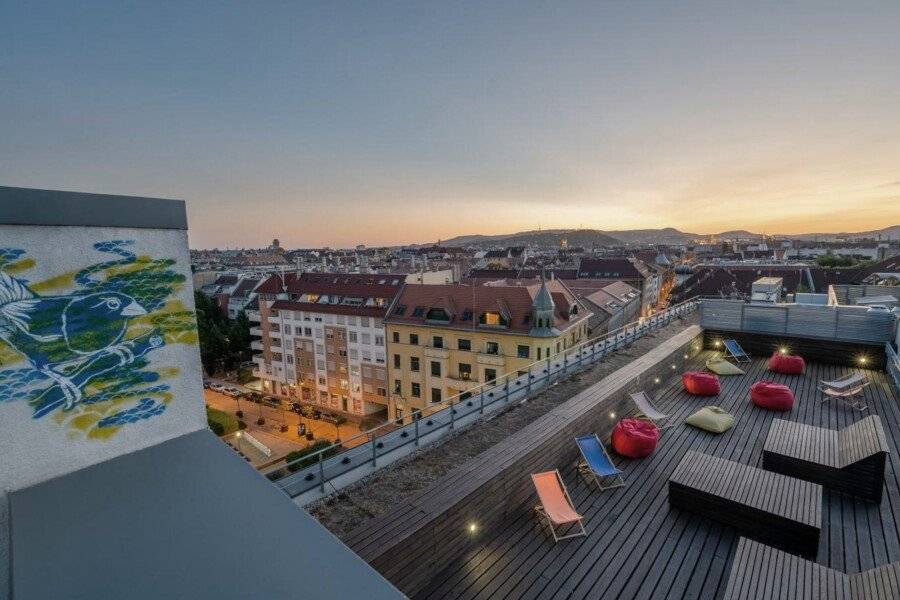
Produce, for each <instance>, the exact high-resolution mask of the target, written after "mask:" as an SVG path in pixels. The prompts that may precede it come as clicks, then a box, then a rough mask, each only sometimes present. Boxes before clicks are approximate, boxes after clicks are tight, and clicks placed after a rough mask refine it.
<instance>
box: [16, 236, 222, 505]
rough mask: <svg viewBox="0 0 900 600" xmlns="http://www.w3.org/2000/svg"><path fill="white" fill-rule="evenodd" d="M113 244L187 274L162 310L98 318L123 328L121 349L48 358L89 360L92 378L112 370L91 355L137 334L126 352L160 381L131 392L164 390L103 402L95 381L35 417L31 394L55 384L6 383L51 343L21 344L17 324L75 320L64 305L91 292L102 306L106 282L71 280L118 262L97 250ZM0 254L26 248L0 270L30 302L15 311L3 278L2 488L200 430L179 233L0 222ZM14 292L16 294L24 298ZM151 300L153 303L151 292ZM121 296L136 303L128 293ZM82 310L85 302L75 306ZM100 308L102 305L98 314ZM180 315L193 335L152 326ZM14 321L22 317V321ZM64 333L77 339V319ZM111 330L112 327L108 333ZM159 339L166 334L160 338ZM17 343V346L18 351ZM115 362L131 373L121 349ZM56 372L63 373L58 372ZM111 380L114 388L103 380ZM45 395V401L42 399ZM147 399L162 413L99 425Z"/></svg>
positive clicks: (140, 266) (87, 347)
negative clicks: (68, 403)
mask: <svg viewBox="0 0 900 600" xmlns="http://www.w3.org/2000/svg"><path fill="white" fill-rule="evenodd" d="M111 240H131V241H133V242H134V243H133V245H131V246H123V248H125V249H127V250H128V251H130V252H133V253H134V254H135V255H137V256H138V257H147V258H149V259H150V260H153V259H172V260H174V261H175V263H174V265H173V266H171V267H166V268H167V269H170V270H171V271H174V272H176V273H177V274H180V275H182V276H184V278H185V280H184V281H183V282H181V283H180V284H177V285H175V288H174V290H173V293H171V294H169V295H168V297H167V298H166V299H165V305H163V306H159V307H157V308H155V309H154V310H150V309H149V308H148V313H149V314H147V315H145V316H130V317H125V316H123V315H118V314H115V313H109V314H106V315H101V316H100V317H98V318H103V317H108V318H110V319H120V320H122V321H123V323H124V325H123V326H124V327H125V328H126V332H125V333H124V335H123V337H122V339H121V340H120V341H119V342H118V343H116V344H111V345H109V346H108V347H107V346H104V344H106V342H107V339H102V340H84V339H82V341H80V342H71V343H70V345H74V346H75V348H76V350H77V352H71V353H66V352H64V351H63V352H60V351H58V349H57V351H54V352H52V353H51V354H53V357H52V360H51V362H54V361H57V360H68V359H73V360H75V361H76V362H77V361H81V360H87V363H88V365H89V366H88V367H86V368H85V371H83V373H84V374H85V375H88V374H89V370H90V369H92V368H93V369H94V372H98V371H99V369H100V368H101V367H102V366H103V365H105V364H109V363H94V365H96V366H90V364H91V363H90V360H91V359H92V358H96V357H99V353H100V352H106V353H107V354H106V356H107V358H111V357H114V356H118V355H117V354H115V352H116V350H115V348H114V347H115V346H118V345H120V344H121V343H122V342H123V341H125V340H127V339H128V338H129V337H131V336H135V335H139V336H140V337H138V340H139V341H142V342H143V343H142V344H138V345H137V346H135V347H133V348H132V350H136V351H140V350H139V348H148V349H149V350H148V351H147V353H146V354H144V355H143V358H144V359H145V360H147V361H148V363H147V365H146V366H145V367H144V368H143V369H141V372H142V373H145V374H148V376H149V377H154V378H155V377H158V380H156V381H148V382H145V383H142V384H141V385H140V386H136V387H131V388H129V391H130V392H140V391H143V390H146V389H147V388H157V390H158V386H166V388H167V389H165V390H162V391H159V390H158V391H157V393H155V394H154V393H152V392H151V393H148V394H143V393H139V394H138V395H136V396H133V397H129V398H126V399H120V400H101V401H96V400H97V398H98V397H102V396H99V394H100V393H101V392H100V391H99V390H92V389H91V386H92V385H94V384H95V383H96V381H98V379H97V378H95V379H94V380H91V381H88V382H87V383H86V384H85V385H84V386H83V387H82V389H81V392H82V394H83V395H82V399H81V401H80V402H77V403H75V404H74V405H73V406H72V407H70V408H68V409H66V408H64V407H63V406H60V407H57V408H55V409H52V410H50V411H49V412H48V413H47V414H45V415H43V416H40V417H36V416H35V408H34V401H35V396H36V395H37V394H40V393H41V392H42V391H43V393H44V394H53V393H57V394H58V393H60V390H61V386H59V385H58V384H56V383H55V382H54V381H53V380H52V379H49V378H47V377H45V376H40V375H38V374H36V373H35V374H34V375H33V376H34V378H35V379H34V381H31V382H29V383H26V384H21V383H17V382H18V381H20V377H19V378H17V379H14V380H12V382H10V380H9V378H10V377H11V376H12V375H13V374H14V373H20V374H21V373H28V372H29V369H30V370H31V371H32V372H33V371H34V369H33V366H34V365H33V363H32V362H31V361H30V360H29V354H31V355H32V356H33V357H39V356H40V355H41V353H42V351H43V350H42V348H43V349H45V348H47V344H48V343H52V340H47V341H40V340H35V339H31V338H26V337H24V336H23V335H21V331H18V332H17V331H16V330H17V328H19V329H21V327H20V326H21V324H22V323H26V324H27V323H28V319H29V318H33V317H34V314H35V313H36V312H41V311H45V309H46V314H48V315H51V316H52V314H53V311H58V313H59V314H60V315H62V314H76V312H77V309H78V307H77V306H73V307H72V308H70V309H69V313H65V311H64V310H63V307H65V306H70V305H69V304H67V303H69V302H71V301H72V299H77V298H79V297H83V296H84V295H85V294H87V293H96V294H99V295H96V296H93V297H92V298H91V299H90V304H91V305H96V304H102V301H103V299H104V298H107V297H108V296H109V294H108V290H109V289H110V288H108V287H107V286H106V285H103V286H101V287H100V288H98V289H97V290H93V291H91V290H88V289H86V286H84V285H82V284H79V283H78V282H76V281H73V279H72V275H73V274H74V273H76V272H78V271H80V270H82V269H84V268H86V267H89V266H91V265H97V264H99V263H104V262H107V261H114V260H122V258H123V257H121V256H118V255H116V254H113V253H110V252H101V251H98V250H97V249H95V248H94V244H95V243H97V242H105V241H111ZM0 248H3V249H18V250H22V251H24V253H23V254H21V256H19V257H18V258H17V259H15V260H13V265H12V266H11V265H10V264H7V265H5V266H0V271H3V272H5V273H7V274H8V275H10V276H11V277H13V278H15V279H16V280H17V281H19V282H20V283H21V284H22V285H23V286H24V288H23V289H25V290H27V293H26V295H27V296H29V298H30V300H26V302H25V303H24V304H19V305H18V309H16V308H15V304H14V301H15V299H16V294H17V292H16V291H15V290H13V291H10V289H9V288H10V285H11V284H10V283H9V280H6V285H5V287H4V286H0V359H2V362H0V380H5V381H6V382H7V384H8V385H6V386H5V387H3V386H2V384H0V456H2V457H3V459H2V460H0V488H2V489H3V490H7V491H8V490H13V489H19V488H22V487H25V486H28V485H32V484H35V483H37V482H40V481H44V480H46V479H49V478H52V477H55V476H58V475H62V474H64V473H68V472H71V471H73V470H76V469H81V468H84V467H86V466H88V465H91V464H95V463H98V462H101V461H105V460H108V459H110V458H113V457H115V456H118V455H121V454H125V453H129V452H133V451H135V450H138V449H141V448H145V447H147V446H150V445H153V444H156V443H159V442H161V441H163V440H167V439H170V438H173V437H176V436H179V435H182V434H185V433H188V432H191V431H196V430H198V429H201V428H203V427H206V417H205V413H204V406H203V401H202V387H201V375H200V374H201V370H200V356H199V350H198V346H197V345H196V342H195V340H196V321H195V320H194V316H193V311H194V302H193V288H192V284H191V274H190V261H189V256H188V244H187V232H186V231H185V230H179V229H165V230H163V229H131V228H127V229H125V228H108V227H51V226H29V225H0ZM0 252H2V251H0ZM146 266H147V265H146V263H140V262H138V263H137V264H134V263H132V264H130V265H124V266H121V267H118V269H119V270H125V271H128V270H137V271H140V272H142V273H148V271H146V269H145V267H146ZM113 272H115V271H104V272H98V273H97V275H96V276H95V277H94V279H98V278H99V279H104V278H105V276H106V275H108V274H110V273H113ZM141 281H144V282H146V283H147V284H148V285H162V284H161V283H160V282H159V281H154V280H152V275H148V277H147V278H146V279H141ZM48 282H49V283H48ZM54 282H55V283H54ZM0 283H3V282H2V281H0ZM129 289H138V288H136V287H132V288H129ZM140 289H141V290H142V292H141V293H144V292H145V291H146V288H145V287H140ZM31 290H34V291H31ZM4 294H5V295H4ZM18 294H19V295H22V293H21V292H18ZM164 295H165V292H164ZM32 296H33V297H32ZM147 296H154V297H158V296H155V295H154V294H147ZM125 297H132V296H130V295H128V294H126V295H125ZM145 297H146V296H145ZM120 298H121V297H120ZM94 300H96V301H97V302H95V301H94ZM120 301H121V300H120ZM156 303H157V301H156V300H150V301H147V302H143V303H142V302H138V305H141V304H147V305H148V306H149V305H150V304H156ZM85 305H86V304H85V303H83V304H82V305H81V306H85ZM104 306H106V305H103V306H101V307H100V308H103V307H104ZM10 307H12V309H11V308H10ZM4 308H5V309H6V312H4ZM98 310H99V309H98ZM176 310H178V311H189V313H188V315H187V317H188V319H190V320H192V322H193V327H194V331H193V333H192V332H190V331H184V330H183V327H184V323H185V322H186V321H185V320H184V314H182V316H181V320H180V321H179V323H180V324H179V326H178V327H174V328H170V327H164V329H159V328H158V325H159V322H158V321H157V322H155V323H154V320H157V319H159V318H161V317H163V316H164V315H167V314H168V315H169V316H170V317H171V316H172V314H173V311H176ZM17 311H18V312H17ZM16 315H19V316H18V318H16ZM11 317H12V318H11ZM60 318H61V319H62V317H60ZM17 319H18V324H17ZM32 320H33V319H32ZM66 327H68V328H69V329H71V330H73V331H70V332H69V334H68V335H69V336H70V337H71V338H72V339H75V338H76V335H77V334H76V333H75V331H74V329H77V328H78V327H79V324H78V321H77V320H75V322H74V324H73V323H72V322H68V321H67V322H63V320H61V321H60V323H59V325H58V327H57V331H63V330H64V329H63V328H66ZM4 329H5V330H6V331H7V332H9V331H12V333H7V334H6V338H5V339H4V337H3V330H4ZM113 329H114V327H112V326H111V329H110V331H112V330H113ZM51 330H52V328H50V329H46V330H42V331H41V332H40V333H41V334H44V335H47V334H49V333H52V332H51ZM174 330H178V331H177V332H176V333H175V334H173V333H171V332H172V331H174ZM167 332H168V333H167ZM159 333H162V335H161V336H160V335H157V334H159ZM51 337H52V335H51ZM154 337H156V338H161V339H162V340H163V345H162V346H161V347H154V345H155V343H158V340H157V342H154V341H152V338H154ZM79 344H81V345H80V346H79ZM15 346H22V347H21V348H17V349H14V347H15ZM116 360H118V359H116ZM121 360H123V361H126V362H125V363H124V364H121V365H119V366H118V368H119V369H120V370H118V371H115V372H113V373H115V374H121V373H122V370H121V369H125V370H127V369H129V368H132V366H133V365H134V363H133V362H127V361H128V353H127V352H124V353H123V354H122V359H121ZM117 364H118V363H117ZM54 368H56V369H59V370H62V368H61V366H59V365H57V366H55V367H54ZM76 368H77V367H76ZM111 374H112V373H111ZM103 376H104V375H103V374H99V375H98V377H103ZM112 383H120V382H118V381H111V382H107V384H112ZM54 388H55V389H54ZM23 389H27V390H31V393H30V395H29V397H27V398H22V397H20V396H21V392H22V391H23ZM106 389H107V390H108V389H109V388H106ZM46 397H47V396H46V395H45V396H44V398H46ZM143 398H150V399H151V400H152V401H153V402H154V404H152V405H151V406H153V407H158V406H164V409H161V412H160V414H156V415H153V416H147V417H146V418H142V419H139V420H137V421H135V422H129V423H125V424H123V425H120V426H112V427H110V426H105V427H103V426H101V425H100V423H101V419H102V418H104V417H109V416H111V415H113V414H116V413H120V412H121V411H125V410H128V409H131V408H133V407H135V406H136V405H137V404H138V402H139V401H140V400H141V399H143ZM29 400H30V401H31V403H30V402H29ZM92 401H93V402H92ZM147 412H149V413H152V412H153V411H146V412H145V413H144V414H146V413H147Z"/></svg>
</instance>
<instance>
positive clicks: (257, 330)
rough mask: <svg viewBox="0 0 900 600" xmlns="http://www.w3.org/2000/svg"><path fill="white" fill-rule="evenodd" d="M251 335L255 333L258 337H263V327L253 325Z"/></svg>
mask: <svg viewBox="0 0 900 600" xmlns="http://www.w3.org/2000/svg"><path fill="white" fill-rule="evenodd" d="M250 335H255V336H256V337H262V328H261V327H251V328H250Z"/></svg>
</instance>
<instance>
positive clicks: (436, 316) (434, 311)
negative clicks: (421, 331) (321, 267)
mask: <svg viewBox="0 0 900 600" xmlns="http://www.w3.org/2000/svg"><path fill="white" fill-rule="evenodd" d="M425 320H426V321H442V322H444V323H449V322H450V313H448V312H447V311H446V310H444V309H443V308H436V307H435V308H429V309H428V312H427V313H425Z"/></svg>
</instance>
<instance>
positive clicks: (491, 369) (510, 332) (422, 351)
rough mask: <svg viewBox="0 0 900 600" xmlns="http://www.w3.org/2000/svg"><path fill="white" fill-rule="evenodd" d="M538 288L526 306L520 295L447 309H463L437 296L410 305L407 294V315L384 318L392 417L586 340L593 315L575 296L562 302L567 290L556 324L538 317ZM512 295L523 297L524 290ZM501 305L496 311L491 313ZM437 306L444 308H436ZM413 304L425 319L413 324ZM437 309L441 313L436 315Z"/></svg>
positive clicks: (437, 403)
mask: <svg viewBox="0 0 900 600" xmlns="http://www.w3.org/2000/svg"><path fill="white" fill-rule="evenodd" d="M417 287H420V288H421V287H426V288H434V287H443V286H417ZM452 287H456V288H458V286H452ZM511 287H512V286H511ZM515 287H521V286H515ZM554 287H558V286H554ZM429 291H433V290H429ZM497 292H498V290H492V291H491V295H492V296H496V295H497ZM531 292H532V294H531V295H530V296H529V297H528V304H527V305H525V303H524V302H522V301H519V302H515V301H514V300H513V299H511V300H510V301H508V302H504V301H503V298H502V297H501V298H500V300H499V301H497V302H491V303H489V305H488V306H487V307H485V306H478V307H477V309H476V310H473V309H472V308H468V307H467V308H462V309H460V308H457V309H456V310H447V311H445V309H444V308H441V307H446V306H454V307H457V306H459V302H458V301H457V302H454V301H450V302H442V301H435V300H432V302H431V304H432V306H429V304H426V303H425V302H426V301H427V300H428V298H426V299H425V300H418V299H415V298H410V299H409V300H410V301H411V302H410V304H409V305H404V304H403V301H404V299H403V294H402V293H401V300H400V301H399V303H398V305H399V307H401V309H402V310H401V312H402V313H403V314H401V315H399V316H397V315H392V314H389V316H388V317H387V318H386V319H385V337H386V338H387V357H386V358H387V364H388V385H389V387H390V402H389V405H388V417H389V418H390V419H391V420H398V421H399V420H403V421H408V420H409V419H410V418H411V416H412V415H413V413H414V412H415V411H416V410H422V409H426V408H428V407H432V406H440V405H441V403H444V402H446V401H448V400H451V399H454V398H455V399H459V398H458V397H459V395H460V394H464V393H465V392H467V391H469V390H472V389H473V388H476V387H478V386H480V385H482V384H486V383H487V384H489V383H491V382H492V381H495V380H498V379H500V380H501V381H502V379H501V378H502V377H503V376H504V375H508V374H512V375H516V374H518V373H520V372H522V371H524V370H525V369H526V368H527V367H528V365H531V364H532V363H534V362H536V361H539V360H546V359H547V358H551V357H553V356H554V355H556V354H557V353H559V352H562V351H563V350H566V349H568V348H571V347H572V346H575V345H577V344H579V343H581V342H583V341H585V340H586V339H587V336H588V316H589V314H590V313H588V312H587V311H586V310H584V309H581V310H579V309H580V305H578V304H577V300H575V297H574V295H571V296H567V298H566V299H565V300H562V299H561V296H559V294H562V292H561V291H559V292H556V294H557V298H559V299H561V301H562V302H564V303H565V305H566V311H565V312H564V314H560V311H558V310H554V309H555V307H551V311H552V312H550V313H549V314H552V315H553V316H552V317H550V318H549V321H550V322H544V321H542V320H541V319H540V317H539V316H538V317H535V316H534V315H535V314H537V315H540V314H541V313H540V309H538V312H537V313H535V308H534V306H533V304H534V302H537V301H539V298H534V297H532V296H537V295H538V292H535V290H532V291H531ZM511 293H512V294H518V293H521V290H517V291H515V292H511ZM459 295H464V294H459ZM432 297H433V296H432ZM549 297H550V296H549V293H548V294H546V298H549ZM412 302H422V304H419V305H413V304H412ZM495 304H496V305H497V307H498V308H497V310H496V311H494V310H491V309H492V308H493V307H494V305H495ZM434 305H437V306H438V307H439V308H437V309H435V308H434ZM410 309H411V310H412V313H413V314H416V315H418V316H419V319H418V320H419V321H420V322H418V323H410V322H409V321H411V320H413V319H414V318H416V317H412V316H411V315H409V314H407V313H408V312H409V311H410ZM433 310H437V311H439V314H437V315H434V314H432V311H433ZM554 313H555V314H554ZM545 314H546V313H545ZM394 316H396V317H397V318H393V317H394ZM428 316H432V317H435V316H438V317H440V319H436V318H431V319H429V318H427V317H428ZM514 323H515V324H516V325H518V326H515V325H514ZM538 325H540V327H538Z"/></svg>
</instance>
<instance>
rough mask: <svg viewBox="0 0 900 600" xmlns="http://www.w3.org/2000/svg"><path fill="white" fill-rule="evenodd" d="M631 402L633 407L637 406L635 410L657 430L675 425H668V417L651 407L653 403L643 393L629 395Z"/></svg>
mask: <svg viewBox="0 0 900 600" xmlns="http://www.w3.org/2000/svg"><path fill="white" fill-rule="evenodd" d="M631 401H632V402H634V405H635V406H637V409H638V410H639V411H640V413H641V414H642V415H643V416H644V417H646V418H647V420H649V421H652V422H653V424H654V425H656V427H657V428H658V429H668V428H669V427H674V426H675V423H669V422H668V420H669V415H667V414H666V413H664V412H661V411H659V410H658V409H657V408H656V407H655V406H653V402H651V401H650V397H649V396H647V394H646V393H645V392H643V391H641V392H637V393H634V394H631Z"/></svg>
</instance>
